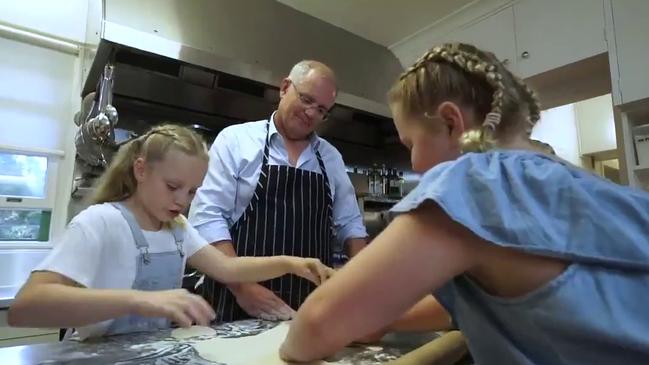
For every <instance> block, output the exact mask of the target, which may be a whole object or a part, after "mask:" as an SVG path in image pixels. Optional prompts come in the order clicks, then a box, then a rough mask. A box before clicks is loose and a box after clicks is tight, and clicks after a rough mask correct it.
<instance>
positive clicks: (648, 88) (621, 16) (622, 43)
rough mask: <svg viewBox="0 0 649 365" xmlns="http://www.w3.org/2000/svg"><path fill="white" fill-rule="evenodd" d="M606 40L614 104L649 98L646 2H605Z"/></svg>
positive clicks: (648, 44)
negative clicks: (609, 47)
mask: <svg viewBox="0 0 649 365" xmlns="http://www.w3.org/2000/svg"><path fill="white" fill-rule="evenodd" d="M605 5H606V6H605V9H606V11H607V18H608V22H607V23H608V24H607V37H608V38H609V44H611V45H612V51H611V52H610V53H609V60H610V63H611V79H612V84H613V95H614V97H613V100H614V101H615V104H616V105H620V104H627V103H630V102H633V101H637V100H641V99H645V98H649V72H648V71H649V21H647V17H648V16H649V1H647V0H607V1H606V3H605Z"/></svg>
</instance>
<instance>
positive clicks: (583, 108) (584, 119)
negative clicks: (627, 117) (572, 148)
mask: <svg viewBox="0 0 649 365" xmlns="http://www.w3.org/2000/svg"><path fill="white" fill-rule="evenodd" d="M575 116H576V118H577V126H578V128H579V150H580V152H581V154H582V155H585V154H589V153H596V152H603V151H609V150H613V149H616V148H617V140H616V138H615V120H614V118H613V101H612V100H611V94H607V95H602V96H598V97H596V98H592V99H588V100H584V101H580V102H578V103H575Z"/></svg>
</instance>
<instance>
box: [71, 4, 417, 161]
mask: <svg viewBox="0 0 649 365" xmlns="http://www.w3.org/2000/svg"><path fill="white" fill-rule="evenodd" d="M270 3H272V4H270ZM236 4H239V5H236ZM255 5H256V6H257V7H259V6H261V7H263V6H266V7H268V6H271V7H273V8H272V9H271V10H273V12H274V13H273V14H274V15H275V16H276V17H278V18H279V19H281V20H282V21H283V24H284V26H292V27H294V29H289V30H287V32H289V33H286V34H290V33H295V32H298V33H299V32H302V33H306V37H307V38H309V37H313V34H321V33H327V32H328V33H327V34H326V35H329V36H331V37H333V38H334V41H337V43H339V44H344V45H345V47H343V48H341V49H335V47H333V48H332V47H329V48H330V49H329V50H327V49H323V51H322V53H321V54H319V55H316V54H314V52H313V51H312V48H309V47H310V46H308V45H305V51H304V55H303V56H302V57H301V58H316V59H319V60H323V61H324V62H326V63H328V64H330V65H332V61H331V60H334V61H333V63H338V64H334V65H332V67H333V68H334V69H335V70H336V72H337V74H338V78H339V86H340V89H341V91H340V93H339V97H338V100H337V105H336V107H335V108H334V109H333V111H332V116H331V118H330V120H328V121H327V122H326V123H324V125H323V126H322V128H321V129H320V130H319V131H318V133H319V134H320V135H321V136H323V137H324V138H327V139H328V140H329V141H330V142H332V143H333V144H334V145H335V146H336V147H338V149H339V150H341V153H342V154H343V157H344V158H345V160H346V162H347V163H349V164H365V165H369V164H371V163H375V162H378V163H387V164H391V165H394V166H403V165H404V164H405V163H407V161H408V159H407V157H406V156H407V155H406V153H405V151H404V150H403V149H402V148H401V147H400V146H398V138H397V137H396V131H395V129H394V126H393V124H392V121H391V119H390V117H389V110H388V108H387V106H386V104H385V102H384V100H383V99H384V97H383V95H384V94H385V92H386V91H387V87H388V85H389V83H390V81H389V80H393V78H394V77H396V75H398V73H399V72H400V70H401V67H400V65H399V64H398V61H397V60H396V58H394V56H392V55H391V53H390V52H389V51H387V50H385V53H384V52H383V50H382V49H381V47H380V46H378V45H374V44H372V43H371V42H369V41H366V40H363V39H361V38H358V39H356V38H357V37H355V36H354V35H351V34H347V33H345V32H344V31H342V30H338V28H335V27H333V26H331V25H329V24H326V23H323V22H321V21H319V20H317V19H315V18H313V19H307V18H309V17H308V16H306V15H304V14H302V13H299V12H296V11H294V10H292V9H291V8H289V7H286V6H284V5H282V4H279V3H277V2H274V1H267V0H249V1H244V2H232V1H229V0H223V1H221V0H194V1H191V2H187V1H182V0H155V1H154V0H143V1H138V2H133V1H126V0H104V1H100V0H91V1H90V3H89V18H88V25H87V44H88V48H87V50H86V51H85V52H86V53H85V55H84V84H83V91H82V97H83V96H86V95H88V94H90V93H92V92H94V91H96V90H97V87H98V81H99V80H100V78H101V76H102V72H103V71H104V68H105V66H106V65H107V64H110V65H112V67H113V68H114V74H113V89H112V93H113V104H114V105H115V107H116V108H117V110H118V111H119V125H118V127H122V128H126V129H129V130H132V131H134V132H136V133H137V132H141V131H142V130H145V129H147V128H149V127H150V125H151V124H152V123H160V122H163V121H171V122H177V123H185V124H190V125H196V126H197V127H199V128H202V129H203V130H205V131H206V134H207V135H208V136H212V137H213V136H214V135H215V134H216V133H218V131H220V130H221V129H222V128H224V127H226V126H227V125H231V124H233V123H238V122H243V121H250V120H259V119H264V118H267V117H268V116H269V115H270V113H271V112H272V111H273V110H275V108H276V106H277V102H278V100H279V95H278V94H279V91H278V88H277V85H278V84H279V82H280V80H281V79H282V78H283V77H284V76H285V75H286V74H287V73H288V71H289V69H290V66H291V65H292V63H290V62H288V63H287V66H286V67H285V68H284V73H281V72H280V71H273V70H271V69H272V66H273V64H272V62H270V61H269V62H268V64H267V65H266V64H265V63H264V62H263V60H260V61H259V62H258V63H254V62H247V60H242V59H238V58H234V57H230V56H232V55H233V54H234V55H235V56H236V52H234V51H232V50H233V49H234V48H236V47H239V49H240V50H245V51H247V49H246V48H245V47H243V48H242V47H241V45H239V44H232V45H230V46H229V47H225V46H224V47H223V48H222V49H221V48H219V47H218V46H216V45H215V46H209V42H208V41H209V40H208V41H205V40H204V39H205V37H209V34H207V35H206V34H205V33H206V32H210V31H216V30H217V28H218V27H216V26H215V25H214V24H212V23H211V21H215V18H214V17H209V16H207V15H205V14H203V13H204V12H215V14H219V16H221V18H222V19H229V18H228V15H227V14H224V12H230V15H231V16H232V17H237V16H239V17H241V16H243V14H247V13H246V12H245V10H246V8H242V7H246V6H248V7H250V9H255ZM262 10H263V9H262ZM267 10H268V9H267ZM251 11H253V10H251ZM260 11H261V10H260ZM201 14H202V15H201ZM267 16H268V15H265V14H257V15H256V17H257V18H256V19H257V21H258V22H261V21H262V20H264V19H265V20H264V21H266V20H268V19H266V18H263V19H262V18H259V17H267ZM170 17H175V18H177V19H176V20H175V21H176V23H177V24H175V25H174V27H173V31H172V30H170V29H171V28H170V27H167V28H165V24H167V23H169V22H171V21H170V20H169V18H170ZM210 19H211V20H210ZM259 19H262V20H259ZM230 21H232V19H230ZM268 21H270V20H268ZM156 24H160V25H161V26H160V27H157V26H156ZM237 24H238V23H237ZM300 27H302V28H300ZM156 28H160V29H156ZM330 28H331V29H330ZM241 29H243V28H240V29H239V30H241ZM250 32H253V33H254V32H262V33H263V32H264V30H263V29H250ZM314 32H316V33H314ZM178 34H182V36H179V35H178ZM280 35H282V36H286V35H285V34H280ZM232 37H235V38H236V37H237V32H234V33H233V34H232ZM246 37H247V39H249V40H250V39H253V40H255V42H257V38H254V37H257V36H256V35H254V34H253V35H250V34H248V35H247V36H243V37H242V38H244V39H246ZM251 37H253V38H251ZM221 38H222V39H223V37H221ZM314 41H318V42H321V43H323V47H326V46H328V45H327V42H329V41H331V40H330V39H329V40H328V39H324V38H323V39H315V40H314ZM206 42H208V43H206ZM231 42H234V43H236V42H237V41H236V39H235V40H232V41H231ZM362 42H366V43H367V44H366V43H362ZM253 43H254V42H253ZM253 43H251V47H253V46H255V44H253ZM305 44H306V43H305ZM256 45H257V46H260V44H259V43H257V44H256ZM300 46H301V43H300V42H296V44H294V45H288V44H287V45H284V44H281V40H278V45H277V47H275V48H276V53H277V54H279V53H281V52H284V50H283V49H282V47H300ZM363 47H365V48H363ZM275 48H274V49H275ZM351 48H362V50H363V51H364V53H363V54H365V53H369V54H371V56H372V57H373V59H372V60H365V61H364V60H359V59H358V57H355V56H358V55H354V54H351V53H349V54H348V55H347V56H349V57H350V58H349V60H346V59H345V57H346V56H345V55H340V54H337V53H336V54H335V56H332V54H330V53H328V52H343V51H344V52H351V51H349V49H351ZM224 50H225V51H224ZM226 51H227V52H226ZM291 51H292V52H294V53H295V54H296V55H297V54H302V53H301V52H299V50H297V51H296V50H295V49H292V50H291ZM228 52H229V53H228ZM224 53H228V54H227V55H224ZM318 56H319V57H318ZM241 57H242V58H245V57H250V56H245V55H241ZM265 57H266V58H265V59H268V60H271V59H274V58H273V57H279V56H276V55H275V54H273V53H268V54H266V55H265ZM299 60H300V58H296V59H295V60H294V61H295V62H297V61H299ZM336 60H338V61H337V62H336ZM366 61H367V62H369V61H373V62H371V63H368V64H367V65H365V64H363V62H366ZM392 61H393V62H394V63H392ZM359 62H360V64H359ZM346 64H348V65H349V67H351V68H352V71H353V72H349V70H348V69H346V68H345V67H344V65H346ZM384 64H385V65H389V66H382V65H384ZM265 66H268V67H265ZM341 66H342V67H341ZM363 68H365V69H367V70H368V71H369V72H375V73H377V74H379V75H371V74H370V75H359V76H358V77H357V76H353V75H357V74H358V72H357V71H358V70H362V69H363ZM276 69H277V70H279V68H277V67H276ZM345 75H349V77H345ZM377 89H380V90H377ZM349 90H353V91H354V93H352V92H349ZM360 94H362V95H360ZM378 99H382V100H378Z"/></svg>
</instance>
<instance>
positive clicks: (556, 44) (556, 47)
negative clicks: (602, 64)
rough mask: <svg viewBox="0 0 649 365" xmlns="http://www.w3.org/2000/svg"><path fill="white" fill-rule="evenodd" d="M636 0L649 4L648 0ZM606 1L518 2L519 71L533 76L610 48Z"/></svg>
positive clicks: (516, 18) (530, 0)
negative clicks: (605, 25)
mask: <svg viewBox="0 0 649 365" xmlns="http://www.w3.org/2000/svg"><path fill="white" fill-rule="evenodd" d="M626 1H627V0H624V1H622V2H626ZM635 1H636V2H638V3H640V2H646V3H648V4H649V2H647V1H646V0H635ZM603 5H604V4H603V0H521V1H519V2H517V3H515V4H514V6H513V9H514V29H515V33H516V50H517V60H516V61H517V67H518V71H519V75H520V76H522V77H524V78H526V77H530V76H533V75H536V74H539V73H542V72H545V71H549V70H552V69H555V68H557V67H560V66H564V65H567V64H570V63H573V62H576V61H579V60H582V59H585V58H588V57H591V56H595V55H597V54H600V53H604V52H606V51H607V46H606V41H605V36H604V33H605V32H604V30H605V27H604V24H605V23H604V6H603ZM645 7H647V6H645ZM644 14H645V15H646V14H647V12H645V13H644Z"/></svg>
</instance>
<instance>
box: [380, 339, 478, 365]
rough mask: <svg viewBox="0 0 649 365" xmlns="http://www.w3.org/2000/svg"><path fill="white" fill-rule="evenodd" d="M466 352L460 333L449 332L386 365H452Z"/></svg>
mask: <svg viewBox="0 0 649 365" xmlns="http://www.w3.org/2000/svg"><path fill="white" fill-rule="evenodd" d="M467 352H468V348H467V345H466V342H465V340H464V336H462V332H460V331H450V332H447V333H445V334H444V335H442V336H440V337H438V338H436V339H434V340H433V341H430V342H429V343H427V344H425V345H423V346H421V347H419V348H416V349H414V350H412V351H410V352H409V353H407V354H405V355H403V356H402V357H400V358H399V359H397V360H394V361H391V362H389V363H387V364H386V365H452V364H455V363H456V362H458V361H460V360H461V359H462V357H464V356H465V355H466V354H467Z"/></svg>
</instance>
